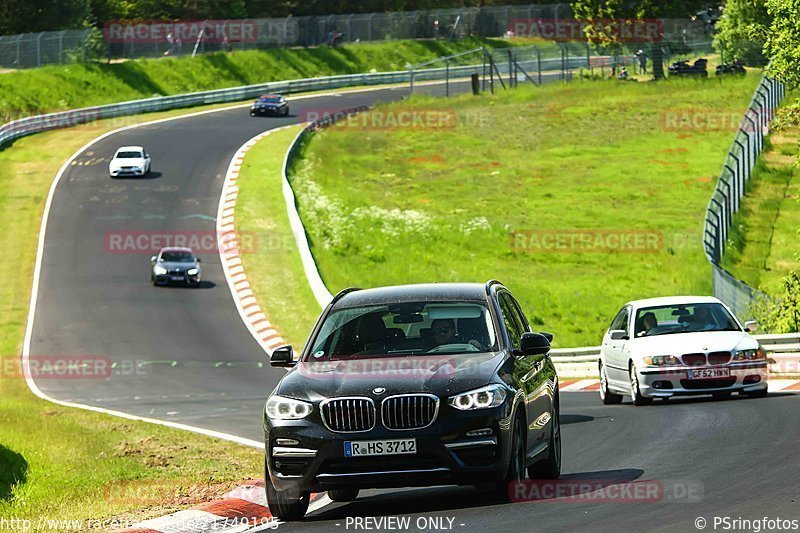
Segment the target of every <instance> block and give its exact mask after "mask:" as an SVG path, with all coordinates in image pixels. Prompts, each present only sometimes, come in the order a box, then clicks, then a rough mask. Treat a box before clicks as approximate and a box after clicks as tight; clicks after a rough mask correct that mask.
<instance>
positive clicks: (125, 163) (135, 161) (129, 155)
mask: <svg viewBox="0 0 800 533" xmlns="http://www.w3.org/2000/svg"><path fill="white" fill-rule="evenodd" d="M148 172H150V154H148V153H147V150H145V149H144V148H142V147H141V146H123V147H122V148H119V149H118V150H117V151H116V153H114V157H112V158H111V162H109V163H108V174H109V175H110V176H111V177H112V178H116V177H117V176H146V175H147V173H148Z"/></svg>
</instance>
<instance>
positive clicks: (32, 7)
mask: <svg viewBox="0 0 800 533" xmlns="http://www.w3.org/2000/svg"><path fill="white" fill-rule="evenodd" d="M89 13H90V11H89V1H88V0H2V3H1V4H0V33H3V34H15V33H29V32H40V31H48V30H56V29H62V28H79V27H80V26H81V23H82V22H83V21H84V20H85V19H86V17H88V16H89Z"/></svg>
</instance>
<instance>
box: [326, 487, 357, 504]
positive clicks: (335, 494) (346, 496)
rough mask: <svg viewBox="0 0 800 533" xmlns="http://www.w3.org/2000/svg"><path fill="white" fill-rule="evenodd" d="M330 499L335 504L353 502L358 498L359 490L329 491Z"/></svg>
mask: <svg viewBox="0 0 800 533" xmlns="http://www.w3.org/2000/svg"><path fill="white" fill-rule="evenodd" d="M328 498H330V499H331V500H333V501H335V502H352V501H355V499H356V498H358V489H336V490H329V491H328Z"/></svg>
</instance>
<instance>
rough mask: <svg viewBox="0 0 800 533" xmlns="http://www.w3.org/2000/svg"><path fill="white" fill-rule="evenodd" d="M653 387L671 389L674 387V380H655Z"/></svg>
mask: <svg viewBox="0 0 800 533" xmlns="http://www.w3.org/2000/svg"><path fill="white" fill-rule="evenodd" d="M653 388H654V389H660V390H663V389H671V388H672V382H671V381H654V382H653Z"/></svg>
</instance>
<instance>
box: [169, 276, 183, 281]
mask: <svg viewBox="0 0 800 533" xmlns="http://www.w3.org/2000/svg"><path fill="white" fill-rule="evenodd" d="M169 279H171V280H172V281H183V276H170V278H169Z"/></svg>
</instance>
